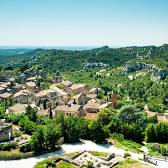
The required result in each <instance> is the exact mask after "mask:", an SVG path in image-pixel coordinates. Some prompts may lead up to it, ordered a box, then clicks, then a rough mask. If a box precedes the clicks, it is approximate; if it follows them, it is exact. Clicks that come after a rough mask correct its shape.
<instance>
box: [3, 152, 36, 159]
mask: <svg viewBox="0 0 168 168" xmlns="http://www.w3.org/2000/svg"><path fill="white" fill-rule="evenodd" d="M32 156H34V153H33V152H27V153H23V152H20V151H19V149H12V150H11V151H0V160H15V159H23V158H28V157H32Z"/></svg>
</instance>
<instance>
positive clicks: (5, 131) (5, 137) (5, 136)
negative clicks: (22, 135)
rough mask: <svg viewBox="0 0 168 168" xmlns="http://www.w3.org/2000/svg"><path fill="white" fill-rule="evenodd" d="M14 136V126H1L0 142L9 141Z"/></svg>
mask: <svg viewBox="0 0 168 168" xmlns="http://www.w3.org/2000/svg"><path fill="white" fill-rule="evenodd" d="M11 136H12V125H2V126H0V142H3V141H9V140H10V139H11Z"/></svg>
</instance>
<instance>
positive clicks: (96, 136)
mask: <svg viewBox="0 0 168 168" xmlns="http://www.w3.org/2000/svg"><path fill="white" fill-rule="evenodd" d="M107 136H108V133H107V130H105V129H104V128H103V126H102V124H101V123H100V122H98V121H93V122H92V123H91V125H90V138H91V140H92V141H95V142H96V143H102V142H104V141H105V139H106V138H107Z"/></svg>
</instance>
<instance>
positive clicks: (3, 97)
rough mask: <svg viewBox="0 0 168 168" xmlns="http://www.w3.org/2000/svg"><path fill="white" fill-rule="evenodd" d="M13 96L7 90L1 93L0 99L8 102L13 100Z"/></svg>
mask: <svg viewBox="0 0 168 168" xmlns="http://www.w3.org/2000/svg"><path fill="white" fill-rule="evenodd" d="M12 97H13V95H12V94H11V93H8V92H5V93H2V94H0V100H1V101H3V102H7V101H9V100H11V99H12Z"/></svg>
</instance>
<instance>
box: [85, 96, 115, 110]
mask: <svg viewBox="0 0 168 168" xmlns="http://www.w3.org/2000/svg"><path fill="white" fill-rule="evenodd" d="M107 107H112V103H111V102H107V101H103V100H99V99H92V100H90V101H89V102H88V103H87V104H85V105H84V106H83V111H84V112H85V113H97V112H99V110H100V109H101V108H107Z"/></svg>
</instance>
